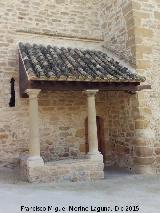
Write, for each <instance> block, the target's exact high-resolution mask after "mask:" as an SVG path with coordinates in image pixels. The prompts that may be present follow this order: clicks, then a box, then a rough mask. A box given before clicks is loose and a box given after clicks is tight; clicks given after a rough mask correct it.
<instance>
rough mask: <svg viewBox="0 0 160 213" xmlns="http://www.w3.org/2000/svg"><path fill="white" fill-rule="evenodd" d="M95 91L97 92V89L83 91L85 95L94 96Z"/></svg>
mask: <svg viewBox="0 0 160 213" xmlns="http://www.w3.org/2000/svg"><path fill="white" fill-rule="evenodd" d="M97 92H99V90H98V89H88V90H85V91H84V93H85V94H86V95H87V96H95V95H96V93H97Z"/></svg>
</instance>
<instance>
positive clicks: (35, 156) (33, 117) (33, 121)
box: [26, 89, 44, 166]
mask: <svg viewBox="0 0 160 213" xmlns="http://www.w3.org/2000/svg"><path fill="white" fill-rule="evenodd" d="M40 91H41V90H39V89H28V90H27V91H26V92H27V94H28V95H29V127H30V142H29V158H28V159H27V161H28V164H29V165H31V166H32V165H33V166H41V165H43V164H44V162H43V159H42V158H41V156H40V138H39V117H38V99H37V96H38V94H39V93H40Z"/></svg>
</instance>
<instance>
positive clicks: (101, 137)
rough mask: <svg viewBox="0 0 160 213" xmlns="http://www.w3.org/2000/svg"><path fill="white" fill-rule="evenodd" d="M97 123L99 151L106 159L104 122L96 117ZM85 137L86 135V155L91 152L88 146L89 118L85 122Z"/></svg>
mask: <svg viewBox="0 0 160 213" xmlns="http://www.w3.org/2000/svg"><path fill="white" fill-rule="evenodd" d="M96 121H97V136H98V150H99V152H101V154H102V155H103V159H104V158H105V143H104V120H103V118H101V117H100V116H96ZM85 135H86V153H87V152H89V144H88V118H86V120H85Z"/></svg>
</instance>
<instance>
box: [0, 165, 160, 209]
mask: <svg viewBox="0 0 160 213" xmlns="http://www.w3.org/2000/svg"><path fill="white" fill-rule="evenodd" d="M115 171H116V172H115ZM105 176H106V179H105V180H102V181H96V182H91V183H61V184H28V183H24V182H22V181H21V180H20V179H19V174H18V170H17V169H15V168H14V169H11V168H0V213H20V212H28V211H25V210H23V211H21V209H20V207H21V206H26V207H31V206H43V207H48V206H53V207H52V210H51V211H32V210H31V211H29V213H30V212H31V213H32V212H47V213H48V212H50V213H52V212H55V211H54V207H56V206H58V207H59V210H60V211H59V213H61V212H68V208H69V206H75V207H77V206H83V207H88V211H75V210H74V211H70V212H93V213H96V212H98V209H95V210H97V211H91V206H93V207H99V206H111V207H112V211H108V212H112V213H114V212H118V213H121V212H124V213H125V212H135V211H125V210H124V211H120V210H119V211H115V210H114V206H121V207H125V206H134V205H139V208H140V211H137V212H138V213H158V212H160V176H158V175H157V176H142V175H131V174H129V173H127V172H125V171H120V170H119V171H118V170H111V169H108V170H107V172H106V174H105ZM62 207H65V208H66V211H62ZM26 210H27V209H26ZM92 210H93V209H92ZM101 212H104V211H101Z"/></svg>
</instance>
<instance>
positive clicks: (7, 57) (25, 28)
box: [0, 0, 102, 163]
mask: <svg viewBox="0 0 160 213" xmlns="http://www.w3.org/2000/svg"><path fill="white" fill-rule="evenodd" d="M98 2H99V1H98V0H92V1H85V0H78V1H77V0H74V1H72V0H42V1H39V0H32V1H25V0H16V1H15V0H8V1H1V2H0V82H1V83H0V162H1V163H3V162H4V163H5V162H10V163H14V162H17V159H18V157H19V154H20V153H21V152H23V151H26V150H28V136H29V122H28V100H27V99H20V98H19V83H18V77H19V75H18V42H20V41H22V42H31V43H33V42H39V43H45V44H53V45H55V44H56V45H57V44H59V45H63V44H64V45H66V44H67V45H69V46H70V44H69V39H67V38H66V40H64V39H61V38H60V39H59V40H56V39H54V35H55V34H56V35H59V36H61V37H62V38H63V37H65V36H68V37H71V39H70V40H72V42H71V43H74V46H78V45H81V43H83V45H82V46H85V47H87V45H88V44H90V46H91V47H92V48H93V47H94V45H95V42H94V40H93V41H92V42H89V41H88V43H87V41H85V40H84V42H81V41H76V40H78V38H79V37H83V38H89V39H101V38H102V33H101V28H100V25H99V15H98V11H99V10H98V9H97V8H99V4H98ZM74 37H76V39H75V38H74ZM11 77H14V78H15V80H16V82H15V85H16V107H15V108H9V106H8V103H9V100H10V79H11ZM71 94H72V93H71ZM71 94H68V95H67V94H63V93H61V94H59V93H55V94H45V95H42V97H40V99H39V102H40V103H39V104H40V118H41V123H40V126H41V127H40V129H41V144H42V154H43V156H46V155H47V153H48V156H47V157H46V158H47V159H46V160H48V158H54V159H57V158H58V157H57V155H56V154H55V150H56V151H57V153H59V154H58V156H60V155H61V156H60V157H64V156H66V157H67V156H68V155H77V149H78V147H79V144H78V143H80V144H81V143H82V142H83V143H84V140H82V138H81V135H82V132H83V131H84V123H83V122H84V121H83V119H84V117H85V116H86V115H85V113H86V108H85V105H84V104H85V99H84V100H81V99H80V97H81V95H80V94H76V93H74V94H72V96H71ZM81 102H82V105H79V104H81ZM64 104H66V106H65V105H64ZM72 110H73V115H72ZM78 110H81V112H79V111H78ZM57 113H61V114H59V115H58V114H57ZM81 113H82V117H81V119H80V123H79V124H78V121H79V114H81ZM74 115H75V118H74ZM54 116H55V118H54ZM64 118H65V119H66V120H65V119H64ZM57 123H58V124H57ZM56 131H57V132H56ZM75 135H77V136H75ZM45 138H46V142H45ZM58 143H60V144H61V145H58ZM73 143H75V144H73ZM53 144H54V145H53ZM67 144H69V145H67ZM60 146H61V147H60ZM61 152H62V153H61ZM75 152H76V154H75ZM51 153H52V154H53V157H51ZM60 153H61V154H60Z"/></svg>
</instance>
